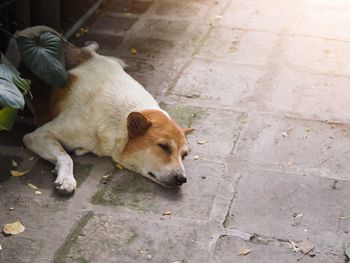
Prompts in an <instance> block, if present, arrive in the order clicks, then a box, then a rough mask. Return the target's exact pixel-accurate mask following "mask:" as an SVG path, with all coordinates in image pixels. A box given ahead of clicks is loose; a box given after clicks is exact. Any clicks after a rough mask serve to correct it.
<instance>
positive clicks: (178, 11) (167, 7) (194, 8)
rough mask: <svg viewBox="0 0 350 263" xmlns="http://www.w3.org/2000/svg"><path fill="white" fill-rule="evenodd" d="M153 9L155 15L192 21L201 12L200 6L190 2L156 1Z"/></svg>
mask: <svg viewBox="0 0 350 263" xmlns="http://www.w3.org/2000/svg"><path fill="white" fill-rule="evenodd" d="M154 8H155V14H156V15H158V16H164V17H171V16H172V17H176V18H191V19H194V18H196V17H197V16H199V14H200V12H201V6H200V5H198V4H197V3H194V2H192V1H191V2H190V1H186V2H182V1H158V2H156V3H155V7H154Z"/></svg>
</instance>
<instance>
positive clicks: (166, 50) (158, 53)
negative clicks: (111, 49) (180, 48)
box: [118, 37, 176, 59]
mask: <svg viewBox="0 0 350 263" xmlns="http://www.w3.org/2000/svg"><path fill="white" fill-rule="evenodd" d="M175 45H176V43H174V42H173V41H169V40H163V39H157V38H147V37H135V38H130V39H128V40H126V41H125V42H124V43H123V44H122V46H121V47H120V49H119V50H118V54H119V56H121V57H123V56H130V55H133V54H132V53H131V49H136V51H137V54H134V56H135V55H137V57H142V58H147V59H154V58H163V59H164V58H168V57H169V54H171V53H172V52H174V47H175Z"/></svg>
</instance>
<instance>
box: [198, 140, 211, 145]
mask: <svg viewBox="0 0 350 263" xmlns="http://www.w3.org/2000/svg"><path fill="white" fill-rule="evenodd" d="M206 143H208V141H207V140H201V141H197V144H206Z"/></svg>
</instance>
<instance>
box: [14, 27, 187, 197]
mask: <svg viewBox="0 0 350 263" xmlns="http://www.w3.org/2000/svg"><path fill="white" fill-rule="evenodd" d="M43 31H53V30H52V29H49V28H46V27H34V28H30V30H29V31H28V30H27V31H26V32H24V33H23V32H22V34H21V32H20V34H19V35H26V36H35V35H37V36H39V35H40V34H41V33H42V32H43ZM96 49H97V47H96V45H95V44H92V45H90V46H88V47H84V48H81V49H79V48H76V47H73V46H72V45H70V44H68V45H66V46H65V57H66V64H67V67H68V68H70V69H69V82H68V84H67V85H66V87H64V88H63V89H61V88H52V89H51V90H50V92H49V97H48V98H46V101H48V102H49V103H46V107H45V108H44V109H42V108H43V107H42V106H41V110H40V107H38V106H37V107H36V105H35V102H36V101H35V94H34V105H33V109H34V113H35V117H36V120H38V121H39V123H41V124H42V126H40V127H39V128H37V129H36V130H35V131H34V132H32V133H29V134H27V135H25V136H24V138H23V142H24V144H25V146H26V147H28V148H29V149H30V150H32V151H33V152H35V153H36V154H38V155H39V156H40V157H42V158H43V159H46V160H48V161H50V162H51V163H53V164H54V165H55V168H56V172H57V178H56V180H55V187H56V189H57V190H58V191H59V192H61V193H66V194H71V193H73V192H74V190H75V189H76V185H77V182H76V180H75V179H74V174H73V161H72V158H71V157H70V156H69V154H68V153H67V152H66V150H67V151H74V152H75V153H76V154H77V155H83V154H85V153H89V152H91V153H94V154H96V155H98V156H110V157H111V158H112V159H113V160H114V161H115V162H117V163H119V164H121V165H122V166H124V167H126V168H127V169H130V170H132V171H135V172H137V173H139V174H141V175H143V176H145V177H147V178H149V179H151V180H152V181H155V182H156V183H159V184H161V185H163V186H166V187H178V186H180V185H182V184H183V183H186V180H187V179H186V174H185V169H184V165H183V162H182V160H183V159H184V157H185V156H186V155H187V153H188V145H187V141H186V133H187V132H188V129H183V128H181V127H180V126H179V125H178V124H177V123H176V122H175V121H174V120H172V119H171V118H170V116H169V114H168V113H167V112H165V111H164V110H162V109H161V108H160V107H159V106H158V104H157V102H156V101H155V99H154V98H153V97H152V96H151V95H150V93H148V92H147V91H146V90H145V89H144V88H143V87H142V86H141V85H140V84H139V83H138V82H137V81H135V80H134V79H133V78H132V77H131V76H130V75H128V74H127V73H126V72H125V71H124V69H123V65H122V63H121V62H120V61H119V60H118V59H116V58H113V57H108V56H102V55H99V54H97V53H96ZM33 89H35V87H34V86H33Z"/></svg>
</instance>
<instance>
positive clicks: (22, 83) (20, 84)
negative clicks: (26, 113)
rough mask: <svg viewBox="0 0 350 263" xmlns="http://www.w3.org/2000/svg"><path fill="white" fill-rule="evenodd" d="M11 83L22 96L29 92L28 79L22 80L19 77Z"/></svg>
mask: <svg viewBox="0 0 350 263" xmlns="http://www.w3.org/2000/svg"><path fill="white" fill-rule="evenodd" d="M13 82H14V83H15V84H16V86H17V88H19V89H20V90H21V91H22V93H23V94H24V95H26V94H27V93H28V92H29V89H30V84H32V81H31V80H30V79H22V78H21V77H17V78H14V79H13Z"/></svg>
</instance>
